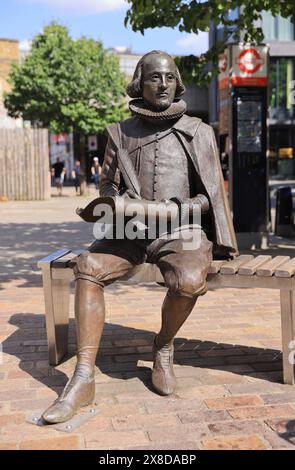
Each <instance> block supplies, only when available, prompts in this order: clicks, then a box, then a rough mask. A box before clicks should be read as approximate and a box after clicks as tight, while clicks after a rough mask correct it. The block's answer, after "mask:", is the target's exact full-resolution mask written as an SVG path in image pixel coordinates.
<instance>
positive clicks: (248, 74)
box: [231, 44, 268, 86]
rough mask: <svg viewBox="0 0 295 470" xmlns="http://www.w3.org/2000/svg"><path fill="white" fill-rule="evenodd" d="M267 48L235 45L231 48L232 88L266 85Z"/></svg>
mask: <svg viewBox="0 0 295 470" xmlns="http://www.w3.org/2000/svg"><path fill="white" fill-rule="evenodd" d="M267 57H268V47H267V46H264V45H259V46H252V45H245V44H239V45H237V44H235V45H233V46H232V73H231V83H232V85H233V86H266V85H267Z"/></svg>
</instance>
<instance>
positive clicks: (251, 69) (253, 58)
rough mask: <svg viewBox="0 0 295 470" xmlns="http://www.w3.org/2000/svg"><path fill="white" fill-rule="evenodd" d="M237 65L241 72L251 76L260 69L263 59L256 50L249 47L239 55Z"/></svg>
mask: <svg viewBox="0 0 295 470" xmlns="http://www.w3.org/2000/svg"><path fill="white" fill-rule="evenodd" d="M237 63H238V64H239V67H240V70H241V71H242V72H244V73H249V74H253V73H255V72H257V71H258V70H259V69H260V67H261V65H263V64H264V59H263V58H262V57H261V56H260V54H259V52H258V51H257V50H256V49H253V48H251V47H250V48H249V49H245V50H244V51H242V52H241V53H240V55H239V57H238V59H237Z"/></svg>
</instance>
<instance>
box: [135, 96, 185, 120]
mask: <svg viewBox="0 0 295 470" xmlns="http://www.w3.org/2000/svg"><path fill="white" fill-rule="evenodd" d="M129 109H130V111H131V112H132V114H133V115H136V116H139V117H142V118H150V119H158V120H169V119H170V120H171V119H177V118H180V117H181V116H182V115H183V114H184V113H185V111H186V103H185V101H183V100H175V101H173V103H171V104H170V105H168V106H165V107H164V108H162V109H161V108H158V109H156V108H155V107H154V106H153V107H151V106H150V105H149V104H148V103H147V102H146V101H144V100H143V99H141V98H138V99H134V100H131V101H130V102H129Z"/></svg>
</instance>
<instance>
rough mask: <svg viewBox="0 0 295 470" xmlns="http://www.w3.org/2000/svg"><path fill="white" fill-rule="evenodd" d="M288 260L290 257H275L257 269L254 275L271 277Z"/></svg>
mask: <svg viewBox="0 0 295 470" xmlns="http://www.w3.org/2000/svg"><path fill="white" fill-rule="evenodd" d="M289 259H290V256H276V257H275V258H273V259H272V260H270V261H269V262H268V263H266V264H264V265H263V266H262V267H261V268H258V269H257V271H256V274H257V276H268V277H269V276H272V275H273V273H274V272H275V271H276V269H277V268H278V267H279V266H281V265H282V264H284V263H287V262H288V261H289Z"/></svg>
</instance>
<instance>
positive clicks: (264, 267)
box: [38, 250, 295, 384]
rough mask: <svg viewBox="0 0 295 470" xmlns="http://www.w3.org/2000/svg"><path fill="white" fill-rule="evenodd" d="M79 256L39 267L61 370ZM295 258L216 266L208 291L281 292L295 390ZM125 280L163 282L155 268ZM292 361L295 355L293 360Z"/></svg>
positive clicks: (244, 258)
mask: <svg viewBox="0 0 295 470" xmlns="http://www.w3.org/2000/svg"><path fill="white" fill-rule="evenodd" d="M77 254H78V253H72V252H71V251H70V250H58V251H56V252H54V253H52V254H51V255H49V256H46V258H43V259H41V260H40V261H39V262H38V266H39V267H40V268H41V269H42V276H43V288H44V299H45V312H46V330H47V338H48V348H49V362H50V364H53V365H57V364H58V363H59V362H60V361H61V359H62V358H63V356H64V355H65V354H66V353H67V349H68V324H69V298H70V283H71V281H72V280H73V269H72V268H73V262H72V259H73V258H74V257H75V256H76V255H77ZM294 274H295V258H290V257H289V256H276V257H274V258H272V257H271V256H264V255H260V256H255V257H254V256H253V255H241V256H238V257H237V258H235V259H234V260H231V261H225V260H223V261H213V262H212V265H211V268H210V272H209V274H208V287H209V289H217V288H219V287H232V288H259V287H261V288H269V289H280V298H281V325H282V351H283V376H284V383H286V384H294V380H295V379H294V364H293V363H292V362H294V361H290V360H289V358H290V355H291V356H292V350H294V349H295V277H294ZM121 280H128V282H133V283H139V282H145V283H147V282H159V283H161V282H163V278H162V275H161V273H160V271H159V269H158V268H157V266H156V265H152V264H143V265H141V266H139V267H136V268H135V269H134V270H133V271H132V274H131V275H129V276H128V278H127V277H125V278H122V279H121ZM293 357H294V355H293Z"/></svg>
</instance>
